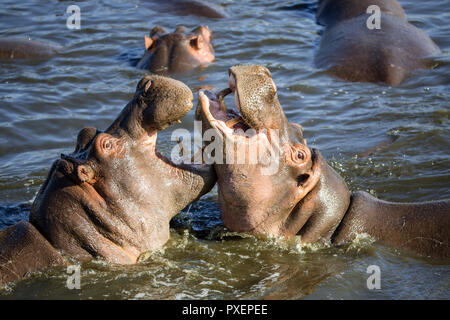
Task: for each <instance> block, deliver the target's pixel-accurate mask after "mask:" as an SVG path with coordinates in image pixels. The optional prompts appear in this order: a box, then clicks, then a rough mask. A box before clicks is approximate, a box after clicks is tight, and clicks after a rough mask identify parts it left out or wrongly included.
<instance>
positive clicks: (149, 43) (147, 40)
mask: <svg viewBox="0 0 450 320" xmlns="http://www.w3.org/2000/svg"><path fill="white" fill-rule="evenodd" d="M144 42H145V50H146V51H147V50H148V49H150V48H151V46H152V44H153V39H152V38H150V37H147V36H144Z"/></svg>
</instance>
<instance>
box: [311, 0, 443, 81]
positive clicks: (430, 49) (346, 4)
mask: <svg viewBox="0 0 450 320" xmlns="http://www.w3.org/2000/svg"><path fill="white" fill-rule="evenodd" d="M371 5H377V6H379V8H380V10H381V18H380V19H381V20H380V21H381V25H380V29H369V28H368V27H367V20H368V19H369V17H370V14H367V13H366V11H367V8H368V7H369V6H371ZM317 23H319V24H321V25H324V26H325V30H324V32H323V35H322V39H321V42H320V47H319V49H318V52H317V54H316V57H315V64H316V65H317V67H318V68H323V69H330V70H331V72H332V73H333V74H334V75H336V76H338V77H339V78H342V79H344V80H348V81H360V82H384V83H387V84H389V85H398V84H400V83H401V82H402V81H403V80H404V79H405V78H406V77H407V76H408V75H409V74H410V73H411V72H412V71H414V70H416V69H421V68H427V67H429V66H430V65H429V64H427V62H426V61H425V60H424V58H426V57H430V56H435V55H438V54H439V53H440V50H439V48H438V47H437V46H436V45H435V44H434V42H433V41H432V40H431V39H430V38H429V37H428V35H427V34H425V33H424V32H423V31H421V30H419V29H418V28H416V27H415V26H413V25H412V24H410V23H408V22H407V21H406V16H405V13H404V11H403V9H402V7H401V6H400V4H399V3H398V2H397V0H321V1H319V7H318V10H317Z"/></svg>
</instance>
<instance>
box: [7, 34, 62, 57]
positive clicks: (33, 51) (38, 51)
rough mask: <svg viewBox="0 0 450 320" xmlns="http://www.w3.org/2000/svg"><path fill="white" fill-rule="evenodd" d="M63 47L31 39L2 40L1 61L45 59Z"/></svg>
mask: <svg viewBox="0 0 450 320" xmlns="http://www.w3.org/2000/svg"><path fill="white" fill-rule="evenodd" d="M61 50H62V47H61V46H60V45H58V44H55V43H52V42H44V41H38V40H29V39H15V38H1V39H0V59H5V60H6V59H43V58H48V57H51V56H53V55H55V54H56V53H58V52H60V51H61Z"/></svg>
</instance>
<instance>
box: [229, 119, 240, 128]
mask: <svg viewBox="0 0 450 320" xmlns="http://www.w3.org/2000/svg"><path fill="white" fill-rule="evenodd" d="M242 120H243V119H242V118H241V117H236V118H233V119H231V120H228V121H227V122H225V124H226V125H227V127H228V128H233V127H234V126H235V125H236V124H238V123H239V122H241V121H242Z"/></svg>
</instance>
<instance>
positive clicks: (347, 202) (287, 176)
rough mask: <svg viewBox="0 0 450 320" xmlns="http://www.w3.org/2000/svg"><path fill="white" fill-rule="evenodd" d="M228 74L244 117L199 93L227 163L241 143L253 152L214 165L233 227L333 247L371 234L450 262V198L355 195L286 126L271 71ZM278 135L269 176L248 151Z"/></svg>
mask: <svg viewBox="0 0 450 320" xmlns="http://www.w3.org/2000/svg"><path fill="white" fill-rule="evenodd" d="M229 74H230V81H229V87H230V90H229V91H232V92H234V93H235V104H236V108H237V109H238V112H237V111H234V110H231V109H227V110H226V113H225V112H224V108H223V106H221V103H220V97H221V94H219V95H218V97H216V95H214V94H212V93H210V92H207V91H201V92H200V93H199V105H198V107H197V112H196V115H197V117H198V118H199V119H201V120H202V122H203V128H204V130H207V129H211V128H212V129H213V130H216V131H217V133H218V135H219V136H220V137H221V139H222V141H223V145H224V146H223V149H224V157H225V156H228V155H229V154H230V153H231V152H232V150H233V147H234V148H235V146H236V145H239V144H245V145H247V146H249V147H252V148H253V149H250V148H249V149H247V150H245V153H246V160H245V162H241V164H236V160H235V162H234V163H233V162H232V161H224V163H215V164H214V168H215V170H216V173H217V176H218V185H219V203H220V210H221V216H222V219H223V222H224V224H225V226H226V227H227V228H228V229H230V230H232V231H237V232H245V233H250V234H254V235H263V236H267V235H270V236H278V237H291V236H294V235H300V236H301V239H302V241H304V242H319V243H327V244H328V243H332V244H341V243H345V242H348V241H351V240H353V239H354V238H355V237H356V236H357V235H358V234H361V233H367V234H369V235H371V236H373V237H375V238H376V239H378V240H379V241H380V242H382V243H384V244H387V245H393V246H397V247H399V248H403V249H405V250H409V251H411V252H415V253H419V254H422V255H427V256H434V257H440V258H450V248H449V243H450V239H449V238H450V232H449V230H450V201H449V200H446V201H437V202H428V203H410V204H399V203H389V202H385V201H381V200H378V199H376V198H374V197H372V196H370V195H368V194H367V193H364V192H357V193H355V194H353V195H352V194H351V192H350V191H349V190H348V187H347V185H346V184H345V182H344V180H343V179H342V178H341V177H340V176H339V175H338V174H337V173H336V172H335V171H334V170H333V169H332V168H331V167H330V166H329V165H328V164H327V163H326V161H325V160H324V159H323V157H322V156H321V155H320V152H319V151H318V150H315V149H311V148H309V147H308V146H307V144H306V141H305V140H304V139H303V132H302V129H301V127H300V126H299V125H296V124H290V123H288V121H287V119H286V116H285V115H284V113H283V111H282V109H281V106H280V104H279V102H278V98H277V94H276V86H275V84H274V83H273V80H272V78H271V75H270V72H269V71H268V70H267V69H266V68H264V67H261V66H235V67H232V68H231V69H230V72H229ZM233 118H237V119H238V120H236V121H235V120H232V119H233ZM237 121H240V122H239V123H236V122H237ZM269 128H271V129H272V130H274V129H276V130H278V131H270V130H269ZM249 129H254V130H255V133H254V134H253V135H251V136H248V137H246V136H244V135H243V134H242V133H241V132H240V130H244V131H245V130H249ZM276 134H278V135H279V139H278V141H279V143H278V146H277V147H276V148H273V149H274V150H276V152H277V153H278V155H279V159H278V165H277V170H276V171H274V172H272V174H267V172H264V171H263V169H264V168H266V167H267V166H268V162H264V161H261V162H258V163H255V162H253V163H252V162H250V161H249V160H248V159H250V156H251V155H250V150H258V149H257V148H256V147H258V148H259V150H264V149H265V148H266V149H267V148H268V146H269V145H272V146H273V145H274V144H273V141H275V140H276V139H275V138H276ZM270 141H272V144H271V143H270ZM241 150H242V149H241ZM241 153H242V152H241ZM227 159H232V157H229V158H227Z"/></svg>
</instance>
